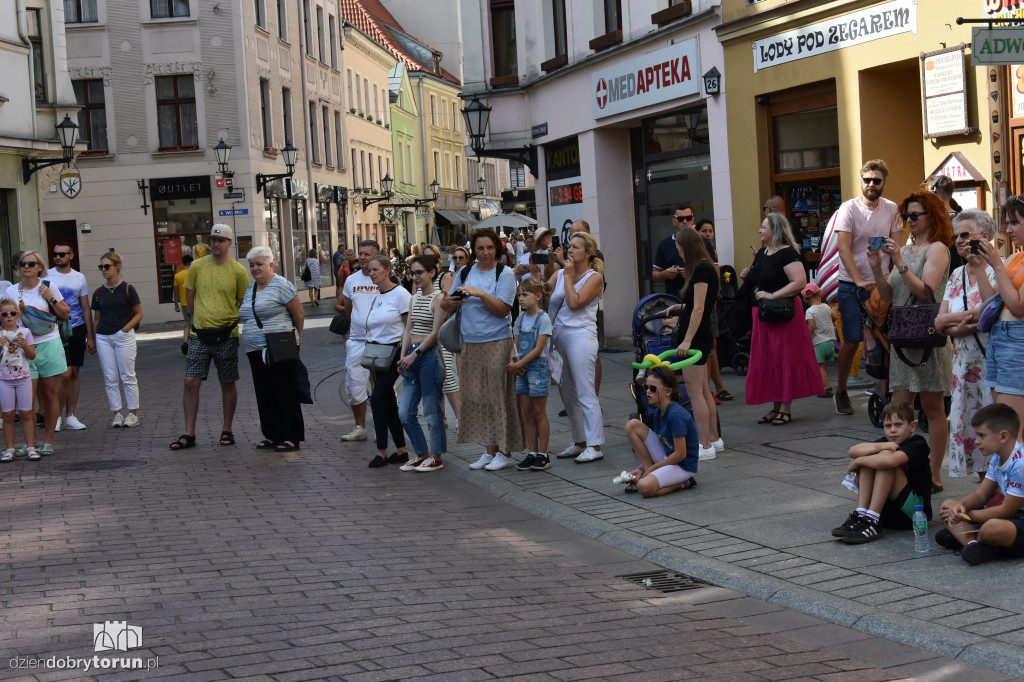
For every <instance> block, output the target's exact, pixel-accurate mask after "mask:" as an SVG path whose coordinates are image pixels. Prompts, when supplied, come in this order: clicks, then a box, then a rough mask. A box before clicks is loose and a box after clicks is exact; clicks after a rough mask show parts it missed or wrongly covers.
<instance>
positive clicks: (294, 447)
mask: <svg viewBox="0 0 1024 682" xmlns="http://www.w3.org/2000/svg"><path fill="white" fill-rule="evenodd" d="M298 449H299V445H298V443H293V442H291V441H290V440H286V441H283V442H281V443H278V444H277V447H276V448H274V450H275V451H276V452H297V451H298Z"/></svg>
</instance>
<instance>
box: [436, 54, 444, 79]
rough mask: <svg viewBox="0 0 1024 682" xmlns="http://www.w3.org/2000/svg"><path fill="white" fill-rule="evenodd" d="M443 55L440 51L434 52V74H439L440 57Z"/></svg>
mask: <svg viewBox="0 0 1024 682" xmlns="http://www.w3.org/2000/svg"><path fill="white" fill-rule="evenodd" d="M443 56H444V55H442V54H441V53H440V52H435V53H434V74H436V75H438V76H440V75H441V57H443Z"/></svg>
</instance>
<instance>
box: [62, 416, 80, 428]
mask: <svg viewBox="0 0 1024 682" xmlns="http://www.w3.org/2000/svg"><path fill="white" fill-rule="evenodd" d="M64 428H65V429H69V430H71V431H81V430H82V429H84V428H85V424H83V423H82V422H80V421H79V420H78V417H76V416H75V415H73V414H69V415H68V418H67V419H65V420H64Z"/></svg>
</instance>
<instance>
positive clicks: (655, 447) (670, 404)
mask: <svg viewBox="0 0 1024 682" xmlns="http://www.w3.org/2000/svg"><path fill="white" fill-rule="evenodd" d="M645 390H646V391H647V404H648V405H650V406H651V407H654V408H656V409H655V410H654V414H653V415H652V417H651V419H652V421H653V423H652V425H651V426H650V427H648V426H647V425H646V424H644V423H643V422H642V421H640V420H639V419H631V420H630V421H629V422H628V423H627V424H626V435H627V436H628V437H629V444H630V445H632V446H633V452H635V453H636V455H637V457H639V458H640V466H638V467H637V468H636V469H634V470H633V471H632V472H628V473H627V472H623V473H622V475H621V476H619V477H618V478H616V479H615V482H616V483H626V484H628V485H627V487H626V491H627V492H634V491H636V492H639V493H640V494H641V495H642V496H644V497H658V496H659V495H667V494H668V493H672V492H675V491H676V490H683V489H686V488H692V487H694V486H695V485H697V479H695V478H694V475H695V474H696V473H697V463H698V459H699V452H700V440H699V438H698V436H697V425H696V424H695V423H694V421H693V417H691V416H690V413H689V412H688V411H687V410H686V408H684V407H683V406H682V405H680V404H679V400H680V399H681V396H680V395H679V388H678V386H677V384H676V379H675V377H674V376H673V374H672V372H671V371H670V370H669V369H667V368H665V367H654V368H653V369H651V370H649V371H648V372H647V384H646V385H645Z"/></svg>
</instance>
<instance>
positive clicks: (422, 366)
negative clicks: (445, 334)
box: [398, 343, 448, 456]
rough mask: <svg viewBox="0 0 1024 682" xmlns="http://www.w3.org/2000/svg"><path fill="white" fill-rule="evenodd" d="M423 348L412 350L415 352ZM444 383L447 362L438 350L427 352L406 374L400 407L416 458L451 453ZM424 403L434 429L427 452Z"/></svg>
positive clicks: (428, 425)
mask: <svg viewBox="0 0 1024 682" xmlns="http://www.w3.org/2000/svg"><path fill="white" fill-rule="evenodd" d="M418 345H419V344H417V343H414V344H412V345H411V346H409V350H410V351H412V350H415V349H416V347H417V346H418ZM443 382H444V360H443V359H442V358H441V353H440V351H438V349H437V346H435V347H433V348H431V349H430V350H428V351H426V352H425V353H424V354H423V355H421V356H420V357H418V358H417V359H416V362H414V363H412V366H410V367H409V369H408V370H406V377H405V380H404V381H403V382H402V402H401V405H399V407H398V417H399V419H401V420H402V426H403V427H405V432H406V433H407V434H409V441H410V442H411V443H412V449H413V450H415V452H416V454H417V455H419V456H423V455H426V454H428V453H429V454H432V455H441V454H444V452H445V451H446V450H447V449H448V434H447V433H446V432H445V430H444V413H443V412H442V409H443V402H442V401H443V400H444V396H443V394H442V393H441V384H442V383H443ZM421 399H422V401H423V417H424V418H425V419H426V420H427V427H428V428H429V429H430V449H429V450H427V439H426V438H424V437H423V429H422V428H421V427H420V421H419V419H418V418H417V413H418V411H419V406H420V400H421Z"/></svg>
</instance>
